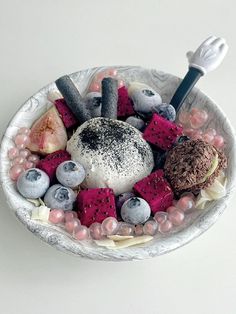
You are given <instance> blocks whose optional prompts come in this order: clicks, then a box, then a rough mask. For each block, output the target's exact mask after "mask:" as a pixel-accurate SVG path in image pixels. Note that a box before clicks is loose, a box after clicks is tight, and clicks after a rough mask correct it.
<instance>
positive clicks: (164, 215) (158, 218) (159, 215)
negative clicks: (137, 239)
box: [154, 211, 168, 224]
mask: <svg viewBox="0 0 236 314" xmlns="http://www.w3.org/2000/svg"><path fill="white" fill-rule="evenodd" d="M167 216H168V214H167V213H166V212H161V211H160V212H156V213H155V215H154V219H155V220H156V222H157V223H159V224H160V223H162V222H163V221H166V219H167Z"/></svg>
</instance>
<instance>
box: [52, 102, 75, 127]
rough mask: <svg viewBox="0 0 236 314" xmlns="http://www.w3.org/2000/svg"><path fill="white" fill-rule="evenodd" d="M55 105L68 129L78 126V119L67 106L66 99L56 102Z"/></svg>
mask: <svg viewBox="0 0 236 314" xmlns="http://www.w3.org/2000/svg"><path fill="white" fill-rule="evenodd" d="M54 104H55V107H56V108H57V111H58V113H59V115H60V117H61V119H62V121H63V123H64V125H65V127H66V128H67V129H69V128H71V127H74V126H76V125H77V124H78V120H77V119H76V117H75V116H74V114H73V113H72V111H71V110H70V108H69V107H68V106H67V104H66V102H65V100H64V98H61V99H57V100H55V102H54Z"/></svg>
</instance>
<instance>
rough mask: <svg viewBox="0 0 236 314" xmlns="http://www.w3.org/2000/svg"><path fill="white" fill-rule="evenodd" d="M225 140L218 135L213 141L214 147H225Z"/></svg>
mask: <svg viewBox="0 0 236 314" xmlns="http://www.w3.org/2000/svg"><path fill="white" fill-rule="evenodd" d="M224 144H225V143H224V138H223V136H221V135H216V136H215V138H214V141H213V145H214V146H215V147H216V148H222V147H223V146H224Z"/></svg>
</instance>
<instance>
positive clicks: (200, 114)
mask: <svg viewBox="0 0 236 314" xmlns="http://www.w3.org/2000/svg"><path fill="white" fill-rule="evenodd" d="M207 119H208V114H207V112H206V111H205V110H197V109H195V111H193V109H192V111H191V115H190V117H189V122H190V126H191V127H192V128H193V129H199V128H201V127H202V126H203V125H204V124H205V123H206V121H207Z"/></svg>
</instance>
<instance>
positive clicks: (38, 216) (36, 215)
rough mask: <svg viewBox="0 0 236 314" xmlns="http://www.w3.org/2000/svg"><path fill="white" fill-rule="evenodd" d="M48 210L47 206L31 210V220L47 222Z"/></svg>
mask: <svg viewBox="0 0 236 314" xmlns="http://www.w3.org/2000/svg"><path fill="white" fill-rule="evenodd" d="M49 213H50V208H48V207H47V206H42V205H41V206H39V207H35V208H33V209H32V213H31V219H33V220H41V221H44V222H48V218H49Z"/></svg>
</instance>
